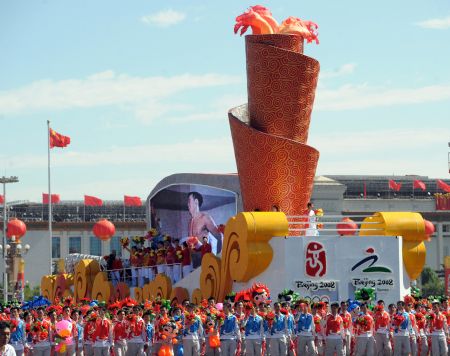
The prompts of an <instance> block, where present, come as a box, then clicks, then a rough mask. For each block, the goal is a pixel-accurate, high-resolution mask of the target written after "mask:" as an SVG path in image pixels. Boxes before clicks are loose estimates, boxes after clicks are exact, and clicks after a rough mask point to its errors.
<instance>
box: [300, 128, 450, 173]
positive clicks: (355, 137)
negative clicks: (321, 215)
mask: <svg viewBox="0 0 450 356" xmlns="http://www.w3.org/2000/svg"><path fill="white" fill-rule="evenodd" d="M448 137H450V129H449V128H446V127H441V128H439V127H429V128H426V127H425V128H424V127H421V128H420V129H398V128H397V129H377V128H376V127H374V128H373V129H372V130H371V131H341V132H320V133H314V134H311V135H310V140H309V142H308V144H309V145H311V146H313V147H315V148H317V149H318V150H319V151H320V159H319V166H318V172H317V174H392V173H395V174H423V175H428V176H431V177H439V176H441V177H442V176H445V174H447V172H446V169H447V166H446V164H445V161H444V160H442V162H439V159H435V158H434V157H438V156H439V153H438V151H439V152H440V148H439V147H438V146H439V142H447V141H448Z"/></svg>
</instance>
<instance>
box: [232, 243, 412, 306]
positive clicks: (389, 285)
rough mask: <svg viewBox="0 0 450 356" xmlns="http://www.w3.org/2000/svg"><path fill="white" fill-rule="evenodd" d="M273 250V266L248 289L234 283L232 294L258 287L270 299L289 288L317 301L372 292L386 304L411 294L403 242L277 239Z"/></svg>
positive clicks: (249, 283) (333, 299) (255, 279)
mask: <svg viewBox="0 0 450 356" xmlns="http://www.w3.org/2000/svg"><path fill="white" fill-rule="evenodd" d="M270 245H271V246H272V248H273V250H274V256H273V259H272V263H271V264H270V266H269V267H268V268H267V269H266V270H265V271H264V272H263V273H262V274H260V275H259V276H257V277H255V278H254V279H252V280H250V281H249V282H247V283H234V285H233V291H239V290H242V289H245V288H249V287H250V286H251V285H252V284H253V283H254V282H260V283H265V284H266V285H267V286H268V287H269V288H270V290H271V294H272V299H276V298H277V295H278V293H280V292H281V291H282V290H283V289H286V288H287V289H292V290H294V291H296V292H298V293H299V294H300V296H302V297H308V298H310V299H312V300H313V301H319V300H327V301H341V300H346V299H348V298H353V297H354V292H355V290H356V289H359V288H363V287H371V288H374V289H375V293H376V298H377V299H383V300H385V301H386V302H396V301H397V300H400V299H402V298H403V296H404V295H406V294H408V291H409V278H408V276H407V274H406V271H405V269H404V267H403V261H402V238H401V237H395V236H367V237H338V236H315V237H289V238H281V237H274V238H272V239H271V241H270Z"/></svg>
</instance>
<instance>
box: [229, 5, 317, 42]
mask: <svg viewBox="0 0 450 356" xmlns="http://www.w3.org/2000/svg"><path fill="white" fill-rule="evenodd" d="M249 27H250V28H251V29H252V33H253V34H254V35H264V34H276V33H278V34H297V35H300V36H302V37H304V38H305V39H306V41H307V42H308V43H311V42H313V41H315V42H316V43H317V44H318V43H319V39H318V33H317V29H318V26H317V24H315V23H314V22H312V21H305V20H302V19H300V18H298V17H293V16H291V17H288V18H287V19H286V20H284V21H283V22H282V23H281V25H278V22H277V21H276V20H275V19H274V18H273V16H272V13H271V12H270V10H269V9H268V8H266V7H264V6H261V5H255V6H251V7H249V9H248V10H247V11H246V12H244V13H243V14H241V15H239V16H238V17H236V24H235V26H234V33H238V32H239V34H240V35H241V36H242V35H243V34H244V33H245V32H246V31H247V30H248V28H249Z"/></svg>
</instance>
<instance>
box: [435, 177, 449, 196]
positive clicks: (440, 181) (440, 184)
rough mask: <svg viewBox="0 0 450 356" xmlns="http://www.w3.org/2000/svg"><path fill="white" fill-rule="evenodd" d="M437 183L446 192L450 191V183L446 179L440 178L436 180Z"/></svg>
mask: <svg viewBox="0 0 450 356" xmlns="http://www.w3.org/2000/svg"><path fill="white" fill-rule="evenodd" d="M436 184H437V186H438V188H439V189H442V190H443V191H444V192H447V193H450V185H448V184H447V183H445V182H444V181H442V180H440V179H438V180H437V181H436Z"/></svg>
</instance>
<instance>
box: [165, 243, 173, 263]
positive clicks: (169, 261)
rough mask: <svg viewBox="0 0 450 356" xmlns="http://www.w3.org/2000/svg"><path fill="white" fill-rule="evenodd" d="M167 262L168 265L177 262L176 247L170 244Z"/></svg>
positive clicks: (167, 251)
mask: <svg viewBox="0 0 450 356" xmlns="http://www.w3.org/2000/svg"><path fill="white" fill-rule="evenodd" d="M166 263H167V264H168V265H172V264H174V263H175V248H174V247H173V246H170V247H169V248H167V250H166Z"/></svg>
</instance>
